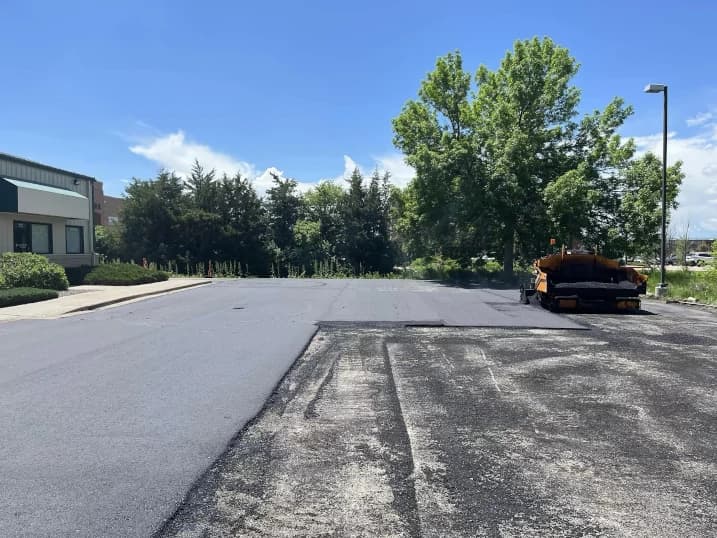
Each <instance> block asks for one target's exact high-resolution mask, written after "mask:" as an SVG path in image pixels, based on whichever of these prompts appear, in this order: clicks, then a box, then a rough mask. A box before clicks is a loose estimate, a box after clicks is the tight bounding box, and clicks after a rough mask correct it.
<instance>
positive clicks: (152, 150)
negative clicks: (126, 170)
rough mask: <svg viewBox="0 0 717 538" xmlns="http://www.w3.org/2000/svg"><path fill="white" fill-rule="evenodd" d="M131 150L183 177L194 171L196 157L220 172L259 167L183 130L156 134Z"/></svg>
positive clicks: (250, 172)
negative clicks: (188, 136) (193, 139)
mask: <svg viewBox="0 0 717 538" xmlns="http://www.w3.org/2000/svg"><path fill="white" fill-rule="evenodd" d="M129 150H130V151H131V152H132V153H135V154H137V155H141V156H142V157H145V158H146V159H149V160H150V161H154V162H156V163H157V164H159V165H160V166H162V167H163V168H166V169H167V170H173V171H175V172H176V173H177V174H179V175H180V176H183V177H187V176H188V175H189V174H190V173H191V170H192V165H193V164H194V160H195V159H197V160H199V162H200V163H202V166H204V167H205V168H207V169H211V168H214V169H215V170H216V171H217V173H218V174H219V175H221V174H223V173H226V174H227V175H234V174H236V173H237V172H240V173H241V175H243V176H248V177H252V178H253V177H255V176H256V169H255V168H254V165H252V164H251V163H248V162H245V161H240V160H237V159H235V158H234V157H231V156H229V155H225V154H224V153H220V152H218V151H215V150H213V149H212V148H210V147H209V146H205V145H203V144H197V143H195V142H190V141H188V140H187V139H186V137H185V135H184V132H183V131H177V132H176V133H170V134H168V135H164V136H159V137H156V138H153V139H151V140H150V141H148V142H147V143H145V144H137V145H135V146H131V147H130V148H129Z"/></svg>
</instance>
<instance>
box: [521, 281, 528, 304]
mask: <svg viewBox="0 0 717 538" xmlns="http://www.w3.org/2000/svg"><path fill="white" fill-rule="evenodd" d="M520 302H521V303H523V304H530V299H528V294H527V293H525V285H523V284H521V285H520Z"/></svg>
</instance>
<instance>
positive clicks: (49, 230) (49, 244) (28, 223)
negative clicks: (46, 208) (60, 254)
mask: <svg viewBox="0 0 717 538" xmlns="http://www.w3.org/2000/svg"><path fill="white" fill-rule="evenodd" d="M16 224H25V225H26V226H28V227H29V229H30V234H29V236H28V238H27V239H28V247H29V249H28V250H24V251H23V250H17V248H16V246H17V242H16V241H15V225H16ZM33 226H46V227H47V234H48V237H47V247H48V252H38V251H35V250H34V249H33V247H32V227H33ZM54 250H55V249H54V245H53V244H52V224H51V223H49V222H32V221H28V220H13V221H12V251H13V252H32V253H33V254H53V253H54Z"/></svg>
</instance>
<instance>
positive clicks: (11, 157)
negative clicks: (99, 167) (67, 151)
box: [0, 152, 97, 183]
mask: <svg viewBox="0 0 717 538" xmlns="http://www.w3.org/2000/svg"><path fill="white" fill-rule="evenodd" d="M0 159H5V160H6V161H12V162H15V163H18V164H25V165H28V166H34V167H35V168H42V169H43V170H47V171H49V172H56V173H59V174H65V175H67V176H71V177H75V178H81V179H86V180H87V181H90V182H93V183H94V182H95V181H97V180H96V179H95V178H93V177H91V176H86V175H84V174H78V173H77V172H70V171H69V170H63V169H62V168H57V167H55V166H50V165H49V164H43V163H39V162H37V161H31V160H29V159H23V158H22V157H16V156H15V155H10V154H9V153H2V152H0Z"/></svg>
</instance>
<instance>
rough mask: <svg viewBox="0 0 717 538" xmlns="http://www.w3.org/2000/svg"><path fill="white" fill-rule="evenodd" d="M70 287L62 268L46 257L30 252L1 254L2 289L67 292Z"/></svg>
mask: <svg viewBox="0 0 717 538" xmlns="http://www.w3.org/2000/svg"><path fill="white" fill-rule="evenodd" d="M69 285H70V283H69V282H68V281H67V276H66V275H65V270H64V269H63V268H62V266H60V265H58V264H56V263H52V262H50V261H49V260H48V259H47V258H45V257H44V256H41V255H39V254H31V253H29V252H21V253H16V252H5V253H3V254H0V288H41V289H48V290H66V289H67V288H68V287H69Z"/></svg>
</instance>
